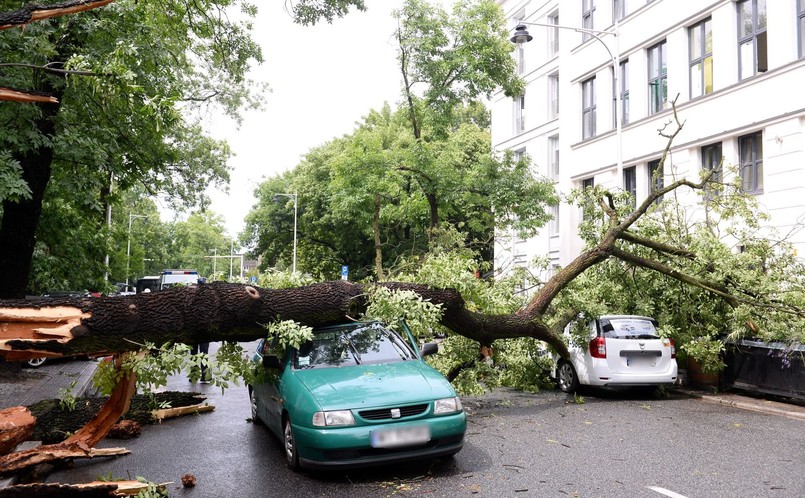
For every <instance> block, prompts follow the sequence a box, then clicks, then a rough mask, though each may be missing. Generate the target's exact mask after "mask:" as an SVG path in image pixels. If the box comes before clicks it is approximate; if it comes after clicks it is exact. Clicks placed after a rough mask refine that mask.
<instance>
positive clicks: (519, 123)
mask: <svg viewBox="0 0 805 498" xmlns="http://www.w3.org/2000/svg"><path fill="white" fill-rule="evenodd" d="M513 103H514V132H515V133H522V132H523V131H524V130H525V95H520V96H519V97H515V98H514V101H513Z"/></svg>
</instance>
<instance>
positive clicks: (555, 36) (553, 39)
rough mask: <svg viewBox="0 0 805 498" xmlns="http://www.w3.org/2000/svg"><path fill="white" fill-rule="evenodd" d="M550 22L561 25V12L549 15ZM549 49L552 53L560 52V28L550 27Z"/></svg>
mask: <svg viewBox="0 0 805 498" xmlns="http://www.w3.org/2000/svg"><path fill="white" fill-rule="evenodd" d="M548 24H553V25H555V26H559V12H554V13H553V14H551V15H549V16H548ZM548 51H549V53H550V55H555V54H556V53H557V52H559V28H548Z"/></svg>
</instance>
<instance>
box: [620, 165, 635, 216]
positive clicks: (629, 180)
mask: <svg viewBox="0 0 805 498" xmlns="http://www.w3.org/2000/svg"><path fill="white" fill-rule="evenodd" d="M623 190H625V191H626V192H627V193H629V195H631V196H632V198H631V200H630V202H631V203H632V204H631V205H632V209H634V208H635V206H637V167H636V166H632V167H630V168H624V169H623Z"/></svg>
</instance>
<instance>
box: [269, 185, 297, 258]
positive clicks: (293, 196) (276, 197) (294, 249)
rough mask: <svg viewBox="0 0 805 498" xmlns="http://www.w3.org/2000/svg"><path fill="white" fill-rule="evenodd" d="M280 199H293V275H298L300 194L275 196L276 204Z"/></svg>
mask: <svg viewBox="0 0 805 498" xmlns="http://www.w3.org/2000/svg"><path fill="white" fill-rule="evenodd" d="M280 197H288V198H290V199H293V273H294V274H296V216H297V212H298V209H299V205H298V202H297V201H298V200H299V194H297V193H296V192H294V193H293V194H274V202H277V201H279V198H280Z"/></svg>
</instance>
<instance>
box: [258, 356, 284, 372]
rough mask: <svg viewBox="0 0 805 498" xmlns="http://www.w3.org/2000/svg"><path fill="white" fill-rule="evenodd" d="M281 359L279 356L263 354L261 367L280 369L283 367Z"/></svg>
mask: <svg viewBox="0 0 805 498" xmlns="http://www.w3.org/2000/svg"><path fill="white" fill-rule="evenodd" d="M283 366H284V365H283V364H282V361H280V359H279V357H277V356H274V355H265V356H263V367H265V368H273V369H274V370H282V368H283Z"/></svg>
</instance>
